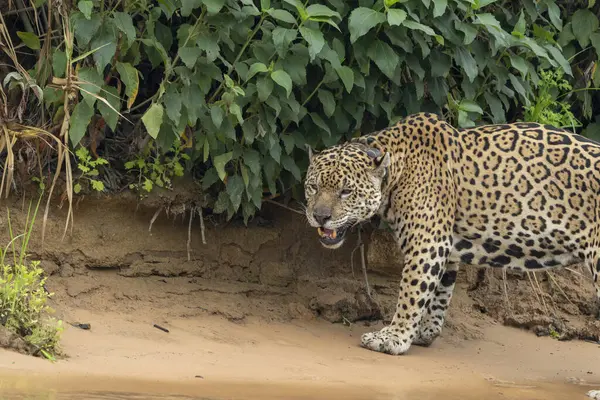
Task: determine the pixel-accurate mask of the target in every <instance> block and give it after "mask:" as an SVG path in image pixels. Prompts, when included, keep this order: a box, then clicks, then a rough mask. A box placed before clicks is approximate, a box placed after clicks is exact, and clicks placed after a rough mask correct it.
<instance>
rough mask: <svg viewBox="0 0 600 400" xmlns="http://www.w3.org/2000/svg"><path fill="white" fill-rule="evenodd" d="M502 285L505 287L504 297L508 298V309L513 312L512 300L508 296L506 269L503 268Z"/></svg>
mask: <svg viewBox="0 0 600 400" xmlns="http://www.w3.org/2000/svg"><path fill="white" fill-rule="evenodd" d="M502 286H503V287H504V299H505V300H506V307H507V308H508V311H509V312H510V313H511V314H512V313H513V312H512V306H511V304H510V300H509V298H508V284H507V283H506V270H505V269H503V270H502Z"/></svg>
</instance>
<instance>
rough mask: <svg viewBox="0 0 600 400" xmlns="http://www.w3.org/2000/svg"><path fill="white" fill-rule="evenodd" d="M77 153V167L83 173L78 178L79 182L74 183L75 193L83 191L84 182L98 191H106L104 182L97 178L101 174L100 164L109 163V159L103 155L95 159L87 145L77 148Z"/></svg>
mask: <svg viewBox="0 0 600 400" xmlns="http://www.w3.org/2000/svg"><path fill="white" fill-rule="evenodd" d="M75 155H76V156H77V168H79V170H80V171H81V175H80V176H79V178H78V179H77V183H75V185H73V193H75V194H78V193H80V192H81V189H82V183H83V185H86V186H87V185H90V186H91V187H92V189H94V190H95V191H97V192H102V191H104V183H103V182H102V181H100V180H98V179H96V178H97V177H98V176H99V175H100V172H99V171H98V166H100V165H107V164H108V161H107V160H105V159H104V158H102V157H98V158H97V159H96V160H94V159H93V158H92V156H91V154H90V152H89V150H88V149H86V148H85V147H80V148H79V149H77V151H76V152H75Z"/></svg>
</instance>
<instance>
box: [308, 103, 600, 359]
mask: <svg viewBox="0 0 600 400" xmlns="http://www.w3.org/2000/svg"><path fill="white" fill-rule="evenodd" d="M308 153H309V160H310V161H309V166H308V170H307V173H306V177H305V179H304V189H305V196H306V217H307V219H308V222H309V224H310V225H311V226H312V227H314V228H317V231H318V235H319V240H320V242H321V244H322V245H323V246H324V247H326V248H329V249H337V248H340V247H341V246H342V244H343V243H344V241H345V239H346V236H347V233H348V231H349V230H350V228H352V227H353V226H356V225H357V224H359V223H361V222H364V221H367V220H369V219H371V218H372V217H373V216H375V215H379V216H380V217H381V218H382V219H383V220H384V221H386V222H387V224H388V225H389V227H390V228H391V230H392V232H393V234H394V237H395V240H396V241H397V243H398V245H399V247H400V250H401V252H402V253H403V255H404V268H403V271H402V277H401V283H400V286H401V287H400V291H399V296H398V303H397V307H396V310H395V312H394V316H393V318H392V320H391V323H390V324H389V325H388V326H386V327H384V328H383V329H381V330H380V331H376V332H369V333H365V334H364V335H362V337H361V345H362V346H363V347H366V348H368V349H371V350H374V351H378V352H383V353H387V354H392V355H399V354H404V353H406V352H407V351H408V350H409V348H410V347H411V345H413V344H415V345H421V346H429V345H431V343H433V341H434V340H435V339H436V338H437V337H438V336H439V334H440V333H441V331H442V327H443V325H444V319H445V317H446V312H447V310H448V307H449V305H450V301H451V299H452V292H453V289H454V286H455V282H456V275H457V272H458V270H459V265H460V264H466V265H475V266H481V267H491V268H497V269H512V270H518V271H542V270H548V269H552V268H561V267H566V266H569V265H572V264H577V263H583V264H584V265H586V268H589V270H590V271H591V274H592V277H593V281H594V285H595V288H596V292H597V298H598V299H597V300H599V301H600V284H599V282H598V275H599V274H600V144H599V143H596V142H594V141H592V140H589V139H587V138H586V137H584V136H581V135H577V134H574V133H570V132H568V131H566V130H563V129H559V128H556V127H554V126H550V125H542V124H538V123H529V122H515V123H506V124H493V125H483V126H478V127H473V128H466V129H457V128H455V127H453V126H452V125H450V124H449V123H447V122H446V121H444V120H443V119H442V118H441V117H439V116H438V115H436V114H431V113H418V114H413V115H409V116H407V117H405V118H404V119H402V120H401V121H400V122H398V123H397V124H395V125H393V126H391V127H388V128H385V129H383V130H380V131H377V132H372V133H369V134H366V135H364V136H359V137H357V138H354V139H351V140H349V141H347V142H345V143H342V144H338V145H334V146H331V147H327V148H325V149H323V150H321V151H320V152H316V151H313V150H311V149H310V148H309V149H308Z"/></svg>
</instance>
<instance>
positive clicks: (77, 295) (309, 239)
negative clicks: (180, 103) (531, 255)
mask: <svg viewBox="0 0 600 400" xmlns="http://www.w3.org/2000/svg"><path fill="white" fill-rule="evenodd" d="M191 197H192V195H190V194H187V193H177V194H176V196H171V198H167V197H166V196H158V197H156V198H150V199H147V200H145V201H143V202H142V203H138V202H137V200H136V199H135V198H134V197H132V196H130V195H122V196H119V197H110V198H104V199H89V198H88V199H84V200H83V201H81V202H79V203H78V204H77V206H76V209H75V219H74V220H75V225H74V228H73V232H72V235H68V236H67V237H66V238H65V239H64V240H62V236H63V229H64V222H65V212H66V210H64V209H57V208H54V209H53V210H52V212H51V213H50V215H49V221H48V225H47V233H46V241H45V243H44V245H43V247H42V246H41V241H40V238H41V230H40V229H39V228H40V227H41V212H40V218H39V219H38V223H37V228H38V229H37V230H36V231H35V233H34V238H33V240H32V243H31V246H30V252H31V259H37V260H42V267H43V268H44V269H45V271H46V273H47V274H48V275H49V276H50V280H49V283H48V288H49V289H50V290H52V291H53V292H55V293H56V295H55V298H54V302H55V303H56V304H70V305H74V306H76V307H79V308H84V309H88V310H91V311H93V310H102V311H112V312H131V311H133V310H135V309H137V308H139V307H140V306H142V305H152V304H160V306H161V308H167V309H168V310H169V315H170V316H172V317H182V318H185V317H193V316H196V315H200V314H203V313H210V314H218V315H221V316H223V317H225V318H227V319H228V320H231V321H243V320H244V319H245V318H247V317H249V316H254V317H259V318H264V319H265V320H269V321H289V320H291V319H312V318H319V319H324V320H326V321H329V322H333V323H345V324H349V323H354V322H357V321H378V320H384V321H385V320H387V319H389V318H390V316H391V315H392V314H393V309H394V307H395V304H396V296H397V291H398V288H399V286H400V277H401V273H402V254H401V253H400V252H399V251H398V250H397V249H396V246H395V244H394V243H393V241H392V239H391V237H390V235H389V234H388V233H387V232H385V231H381V230H374V229H372V228H370V229H368V230H367V231H365V232H363V234H362V237H363V239H364V241H365V243H366V252H365V253H366V268H367V272H368V281H369V286H370V288H371V291H372V294H371V296H369V295H368V293H367V290H366V284H365V280H364V278H363V273H362V270H361V263H360V252H359V251H354V250H355V248H356V244H357V239H358V238H357V235H356V233H355V234H353V235H351V236H350V237H349V240H347V243H346V244H345V245H344V247H343V248H342V249H340V250H338V251H329V250H326V249H323V248H322V247H321V246H320V245H319V244H318V241H317V236H316V233H315V232H314V231H313V229H311V228H310V227H309V226H308V225H307V224H306V222H305V218H304V216H302V215H298V214H296V213H293V212H290V211H288V210H286V209H283V208H280V207H277V206H275V205H272V204H265V207H264V209H263V212H262V213H261V215H260V216H259V217H258V218H256V219H255V220H254V221H251V222H250V223H249V226H248V227H246V226H244V224H243V223H242V222H241V221H231V222H229V223H222V222H219V221H218V220H217V219H216V218H214V217H210V216H209V217H207V218H204V221H203V222H204V236H205V240H206V244H203V243H202V238H201V229H200V219H199V217H198V214H197V213H196V214H195V215H194V219H193V220H192V224H191V225H190V212H191V210H192V207H194V204H193V202H192V201H191V200H190V198H191ZM27 205H28V203H27V201H15V202H14V203H13V204H12V209H11V220H12V222H13V225H14V226H16V228H15V229H17V230H18V229H19V227H21V226H22V224H23V222H24V218H25V216H26V211H27V207H26V206H27ZM292 206H293V205H292ZM161 207H162V211H161V212H160V214H159V215H158V217H157V218H156V219H155V220H154V222H153V224H152V229H151V231H150V230H149V228H150V222H151V220H152V219H153V217H155V214H156V211H157V210H158V209H160V208H161ZM6 222H7V221H6V210H0V243H7V242H8V237H7V234H6V232H7V229H5V227H6ZM188 241H189V243H188ZM353 252H354V256H353V257H352V253H353ZM455 296H456V297H455V300H454V302H455V303H456V304H455V305H454V306H453V307H451V310H450V315H449V319H448V322H447V326H446V329H445V331H444V334H445V335H447V336H449V337H453V338H456V339H457V340H463V339H472V338H480V337H481V330H480V329H479V325H480V324H484V323H501V324H505V325H509V326H514V327H519V328H524V329H528V330H531V331H532V332H534V333H535V334H537V335H540V336H544V335H551V336H552V337H554V338H557V339H562V340H567V339H572V338H577V339H583V340H591V341H597V340H598V338H599V336H600V322H599V321H597V320H596V319H595V318H594V315H595V312H596V310H597V306H596V303H595V301H594V297H595V293H594V290H593V285H592V283H591V278H590V274H589V271H586V270H585V269H583V268H580V267H576V268H572V269H571V270H562V271H556V272H551V273H536V274H535V275H534V274H531V276H529V277H528V276H527V275H523V274H515V273H509V274H508V275H507V276H506V277H505V278H503V276H502V274H501V272H499V271H495V270H491V269H487V270H486V269H480V270H478V269H475V268H468V267H465V268H463V270H462V271H461V272H460V273H459V279H458V283H457V288H456V295H455ZM157 318H158V316H157Z"/></svg>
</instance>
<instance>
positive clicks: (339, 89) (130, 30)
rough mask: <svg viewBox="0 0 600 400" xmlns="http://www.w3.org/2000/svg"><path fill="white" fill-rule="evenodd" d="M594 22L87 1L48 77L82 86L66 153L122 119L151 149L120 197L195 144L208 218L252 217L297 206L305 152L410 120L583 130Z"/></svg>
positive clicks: (413, 1)
mask: <svg viewBox="0 0 600 400" xmlns="http://www.w3.org/2000/svg"><path fill="white" fill-rule="evenodd" d="M580 3H581V4H580ZM584 3H585V4H584ZM588 6H589V7H588ZM597 8H598V6H594V5H591V6H590V4H588V2H565V1H553V0H540V1H533V0H525V1H523V2H513V1H508V0H495V1H492V0H383V1H382V0H378V1H374V0H359V1H356V0H351V1H340V0H331V1H328V2H317V1H313V0H308V1H305V2H301V1H298V0H271V1H269V0H262V1H258V0H169V1H161V2H158V3H154V2H146V1H142V2H124V3H123V2H118V1H116V0H107V1H104V2H100V3H96V2H90V1H85V0H83V1H80V2H78V3H77V8H76V9H73V10H72V12H71V16H70V21H71V23H72V28H73V34H74V37H75V48H74V49H69V48H66V47H65V45H64V44H62V43H60V44H59V43H58V42H57V43H55V45H57V47H55V48H53V50H52V52H51V53H52V54H53V62H52V68H53V71H54V75H55V76H56V77H61V76H62V74H64V70H65V65H70V64H73V65H74V66H75V67H76V68H75V70H76V71H77V74H78V78H79V80H80V81H85V82H84V83H82V89H85V91H83V90H82V91H81V95H80V96H81V99H80V100H79V102H78V103H77V105H76V106H75V109H74V110H73V112H72V118H71V128H70V140H71V143H72V144H73V146H75V145H77V144H78V143H79V142H80V140H81V139H82V138H83V137H84V136H85V134H86V132H87V131H86V129H87V127H88V125H89V123H90V121H91V120H92V116H93V115H97V114H100V115H101V116H102V117H103V118H104V120H105V121H106V123H107V126H109V127H110V129H111V130H113V131H115V130H116V131H117V133H118V134H123V135H125V134H128V133H127V132H129V131H130V129H129V127H130V125H129V122H126V121H124V120H123V118H122V117H121V116H120V114H119V112H121V111H122V110H126V111H123V112H124V114H125V115H127V116H128V118H131V119H132V120H134V119H137V120H141V124H140V125H136V126H141V127H143V128H144V129H145V132H146V133H147V134H149V135H150V136H151V137H152V139H153V141H152V142H153V143H156V144H157V147H156V148H153V150H152V151H149V150H147V151H145V152H143V153H142V154H139V155H138V159H136V160H134V161H131V162H129V163H128V164H127V169H128V170H131V171H132V172H134V173H135V174H136V175H135V176H136V181H137V183H134V184H132V185H131V187H132V188H133V189H135V190H139V191H145V192H149V191H150V190H152V187H153V186H154V185H155V184H156V185H159V186H160V185H164V186H166V187H168V182H170V179H171V178H172V177H173V176H176V175H177V174H178V173H179V172H181V173H184V172H185V171H180V170H178V171H179V172H177V173H175V172H174V171H175V170H176V167H175V165H179V162H178V161H174V163H175V164H173V165H171V166H170V167H165V169H164V170H161V168H160V167H159V166H161V167H162V166H163V165H164V163H163V161H157V160H162V159H163V155H164V154H165V153H168V152H170V151H172V150H171V148H172V147H173V144H174V143H176V141H177V140H179V139H180V138H181V137H182V133H183V132H186V131H189V132H193V137H191V139H192V140H193V146H192V147H191V148H189V149H186V150H185V153H181V154H182V155H183V154H185V155H186V156H189V158H190V162H189V163H186V167H190V168H194V169H195V171H200V172H201V174H200V175H201V178H200V179H201V181H202V182H201V183H202V187H203V188H204V190H206V191H207V192H208V194H209V195H210V196H209V201H210V205H211V207H212V209H213V212H215V213H226V214H227V216H228V217H231V216H233V215H235V214H236V213H237V212H240V211H241V213H242V214H243V216H244V218H245V219H248V218H249V217H251V216H252V215H253V214H254V212H255V211H256V209H259V208H260V207H261V204H262V199H263V196H264V194H265V192H267V193H269V194H270V196H276V195H278V194H281V193H283V192H286V191H289V190H292V191H293V193H294V194H298V193H296V192H295V187H296V185H297V183H298V182H299V181H300V180H301V178H302V173H303V171H304V170H305V168H306V166H307V162H308V160H307V157H306V153H305V147H306V145H310V146H311V147H313V148H320V147H323V146H328V145H332V144H335V143H338V142H339V141H342V140H346V139H348V138H350V137H352V136H355V135H357V134H360V133H366V132H368V131H371V130H374V129H378V128H382V127H384V126H387V125H389V124H390V123H392V122H394V121H397V120H398V119H400V118H401V117H402V116H405V115H407V114H410V113H414V112H418V111H433V112H438V113H442V112H444V113H445V114H446V115H445V116H446V118H447V119H448V120H449V121H450V122H451V123H452V124H454V125H456V126H459V127H468V126H473V125H475V124H479V123H483V122H494V123H501V122H505V121H508V120H516V119H535V120H540V121H542V120H543V121H550V120H553V121H558V122H561V123H564V122H565V121H566V120H565V119H564V118H568V119H571V115H569V114H567V113H566V108H564V107H568V106H567V104H568V105H570V106H571V107H574V109H576V110H578V111H576V112H577V119H579V120H580V121H582V122H589V121H590V120H592V117H593V115H594V113H596V114H600V110H598V109H597V107H596V109H594V102H593V101H592V96H594V92H593V91H592V90H580V89H595V88H596V87H598V85H599V84H600V73H598V72H596V71H597V69H596V68H595V67H594V68H592V69H591V70H593V71H594V72H593V74H590V73H589V71H590V67H589V66H590V65H595V62H596V61H597V55H598V54H600V30H599V23H598V17H597ZM30 42H32V43H33V41H31V40H30ZM71 51H72V53H73V54H72V56H71ZM67 56H68V57H67ZM65 60H66V61H65ZM69 63H70V64H69ZM572 66H573V67H572ZM552 70H561V71H562V72H561V73H563V74H564V79H567V80H569V81H570V82H571V84H572V86H573V87H574V88H575V89H574V90H572V91H570V94H569V96H567V97H565V98H561V99H560V101H559V102H556V99H557V97H556V95H555V93H554V92H555V91H556V90H557V89H558V90H560V87H554V88H552V87H550V86H548V85H549V84H550V83H551V79H550V78H549V77H548V76H546V75H542V76H540V75H539V74H538V71H552ZM592 78H593V79H592ZM548 79H550V80H548ZM556 79H558V80H560V79H563V78H556ZM538 85H540V86H538ZM46 93H47V91H46V90H45V94H46ZM117 96H118V97H119V98H120V99H119V98H118V97H117ZM548 96H550V98H548ZM63 97H64V94H63V93H62V91H61V89H60V88H58V89H56V93H54V94H53V95H50V96H45V101H46V104H47V107H49V108H50V109H51V110H52V113H53V115H58V114H60V113H61V110H60V102H61V99H62V98H63ZM552 99H553V100H552ZM548 101H551V103H548ZM552 101H554V102H552ZM122 103H124V104H122ZM547 103H548V104H549V106H548V107H546V106H543V107H542V106H541V105H544V104H547ZM109 105H110V107H109ZM556 107H558V108H556ZM444 110H445V111H444ZM536 110H537V111H536ZM552 110H553V112H554V113H558V114H559V115H560V116H562V117H560V118H558V117H557V116H556V115H554V114H550V111H552ZM574 113H575V111H574ZM525 114H526V115H525ZM574 115H575V114H573V119H572V120H573V121H576V120H577V119H575V118H574ZM557 118H558V119H557ZM561 118H563V119H561ZM563 125H564V124H563ZM571 125H572V124H569V126H571ZM124 126H126V127H127V128H124ZM178 146H179V145H177V144H176V145H175V148H177V147H178ZM182 151H183V150H182ZM146 157H148V158H146ZM177 168H178V167H177ZM164 171H172V173H171V172H169V173H166V172H164Z"/></svg>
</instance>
